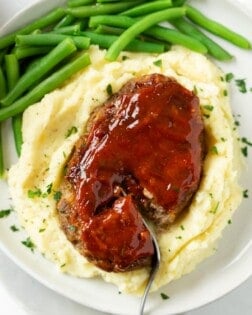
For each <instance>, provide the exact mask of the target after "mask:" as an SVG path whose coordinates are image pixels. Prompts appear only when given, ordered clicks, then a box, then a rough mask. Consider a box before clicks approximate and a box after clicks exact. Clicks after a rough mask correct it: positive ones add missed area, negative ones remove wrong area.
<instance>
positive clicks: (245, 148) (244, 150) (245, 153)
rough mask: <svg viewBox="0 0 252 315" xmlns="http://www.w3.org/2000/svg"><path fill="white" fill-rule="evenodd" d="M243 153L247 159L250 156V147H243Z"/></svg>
mask: <svg viewBox="0 0 252 315" xmlns="http://www.w3.org/2000/svg"><path fill="white" fill-rule="evenodd" d="M241 152H242V154H243V155H244V156H245V157H247V156H248V147H243V148H241Z"/></svg>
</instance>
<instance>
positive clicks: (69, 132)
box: [65, 126, 78, 138]
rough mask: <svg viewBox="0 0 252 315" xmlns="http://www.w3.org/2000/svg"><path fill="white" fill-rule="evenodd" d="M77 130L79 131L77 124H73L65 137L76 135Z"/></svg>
mask: <svg viewBox="0 0 252 315" xmlns="http://www.w3.org/2000/svg"><path fill="white" fill-rule="evenodd" d="M77 132H78V128H77V127H75V126H72V127H71V128H69V129H68V130H67V132H66V135H65V137H66V138H69V137H70V136H71V135H74V134H75V133H77Z"/></svg>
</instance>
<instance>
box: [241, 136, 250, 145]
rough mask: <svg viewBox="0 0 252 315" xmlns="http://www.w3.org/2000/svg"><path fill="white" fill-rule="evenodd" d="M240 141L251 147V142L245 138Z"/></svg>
mask: <svg viewBox="0 0 252 315" xmlns="http://www.w3.org/2000/svg"><path fill="white" fill-rule="evenodd" d="M241 141H242V142H243V143H245V144H247V145H249V146H252V142H250V141H249V140H248V139H247V138H245V137H243V138H241Z"/></svg>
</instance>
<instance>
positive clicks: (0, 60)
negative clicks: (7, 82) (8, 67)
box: [0, 49, 7, 66]
mask: <svg viewBox="0 0 252 315" xmlns="http://www.w3.org/2000/svg"><path fill="white" fill-rule="evenodd" d="M6 54H7V49H3V50H1V51H0V66H1V65H2V63H3V61H4V56H5V55H6Z"/></svg>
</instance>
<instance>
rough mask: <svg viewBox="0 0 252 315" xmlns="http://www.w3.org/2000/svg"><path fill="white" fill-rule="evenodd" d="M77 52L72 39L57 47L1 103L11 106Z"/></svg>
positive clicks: (24, 76) (23, 77)
mask: <svg viewBox="0 0 252 315" xmlns="http://www.w3.org/2000/svg"><path fill="white" fill-rule="evenodd" d="M74 51H76V47H75V45H74V43H73V41H72V40H71V39H70V38H66V39H65V40H64V41H63V42H61V43H60V44H59V45H58V46H56V47H55V48H54V49H53V50H52V51H51V52H50V53H49V54H48V55H46V56H45V57H43V58H41V59H40V61H39V62H38V64H36V65H35V66H34V67H33V68H31V69H30V71H28V72H26V73H25V74H24V75H23V76H22V77H21V78H20V80H19V81H18V82H17V84H16V85H15V87H14V88H13V89H12V90H11V91H10V92H9V93H8V95H7V96H6V97H5V98H4V99H3V100H2V101H1V103H2V105H3V106H9V105H11V104H12V103H13V102H14V101H15V100H16V99H17V98H18V97H20V96H21V95H22V94H23V93H24V92H25V91H27V90H28V88H30V87H31V86H32V85H33V84H34V80H36V82H38V80H40V79H41V78H42V77H43V76H44V75H45V74H46V73H48V72H49V71H50V70H51V69H53V68H54V67H55V66H56V65H57V64H59V63H60V62H61V61H62V60H64V59H65V58H66V57H67V56H69V55H71V54H72V53H73V52H74Z"/></svg>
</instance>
